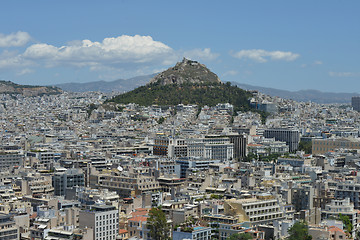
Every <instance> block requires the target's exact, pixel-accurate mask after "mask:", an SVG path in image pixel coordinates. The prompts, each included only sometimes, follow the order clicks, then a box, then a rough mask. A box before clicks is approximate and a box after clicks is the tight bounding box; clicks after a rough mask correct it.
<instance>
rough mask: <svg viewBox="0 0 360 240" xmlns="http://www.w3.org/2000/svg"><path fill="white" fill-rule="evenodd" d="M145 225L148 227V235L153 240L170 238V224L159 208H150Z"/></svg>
mask: <svg viewBox="0 0 360 240" xmlns="http://www.w3.org/2000/svg"><path fill="white" fill-rule="evenodd" d="M147 227H148V228H149V229H150V237H151V239H154V240H168V239H170V226H169V224H168V223H167V220H166V216H165V213H164V212H163V211H162V210H161V208H160V207H159V208H152V209H151V210H150V211H149V218H148V219H147Z"/></svg>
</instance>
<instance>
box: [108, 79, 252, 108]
mask: <svg viewBox="0 0 360 240" xmlns="http://www.w3.org/2000/svg"><path fill="white" fill-rule="evenodd" d="M250 97H251V94H250V93H249V92H247V91H245V90H243V89H240V88H238V87H236V86H231V84H230V83H226V84H223V83H204V84H196V83H195V84H190V83H186V84H182V85H174V84H169V85H160V84H157V83H151V84H148V85H145V86H141V87H138V88H136V89H134V90H133V91H130V92H127V93H124V94H121V95H118V96H116V97H114V98H112V99H111V100H109V102H115V103H124V104H127V103H137V104H139V105H142V106H149V105H154V104H157V105H162V106H170V105H171V106H174V105H177V104H181V103H182V104H197V105H199V106H205V105H207V106H215V105H216V104H218V103H231V104H232V105H234V109H235V111H239V110H243V111H248V110H250V105H249V100H248V99H249V98H250Z"/></svg>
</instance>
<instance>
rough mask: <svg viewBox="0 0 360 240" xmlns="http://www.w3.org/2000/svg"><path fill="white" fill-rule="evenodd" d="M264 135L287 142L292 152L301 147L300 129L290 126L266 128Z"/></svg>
mask: <svg viewBox="0 0 360 240" xmlns="http://www.w3.org/2000/svg"><path fill="white" fill-rule="evenodd" d="M264 137H266V138H275V140H276V141H283V142H286V145H288V146H289V151H290V152H293V151H295V150H297V149H298V147H299V141H300V133H299V131H298V130H295V129H288V128H273V129H266V130H265V132H264Z"/></svg>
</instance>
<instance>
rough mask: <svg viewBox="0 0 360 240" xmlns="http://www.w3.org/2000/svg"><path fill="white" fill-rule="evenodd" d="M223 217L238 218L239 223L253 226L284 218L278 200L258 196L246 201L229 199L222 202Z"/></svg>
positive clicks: (271, 197) (272, 197)
mask: <svg viewBox="0 0 360 240" xmlns="http://www.w3.org/2000/svg"><path fill="white" fill-rule="evenodd" d="M224 213H225V215H231V216H236V217H238V220H239V222H251V223H254V224H260V223H267V222H272V221H274V220H280V219H283V218H284V213H283V211H281V209H280V205H279V202H278V200H277V199H276V198H275V197H274V196H272V195H258V196H256V197H254V198H247V199H229V200H226V201H225V202H224Z"/></svg>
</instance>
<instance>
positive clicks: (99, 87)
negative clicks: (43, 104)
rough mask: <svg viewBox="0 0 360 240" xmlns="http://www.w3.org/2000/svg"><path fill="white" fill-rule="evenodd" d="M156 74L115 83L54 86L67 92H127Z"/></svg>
mask: <svg viewBox="0 0 360 240" xmlns="http://www.w3.org/2000/svg"><path fill="white" fill-rule="evenodd" d="M155 75H156V74H151V75H146V76H138V77H134V78H130V79H118V80H115V81H109V82H107V81H96V82H87V83H62V84H57V85H55V86H57V87H59V88H61V89H63V90H64V91H69V92H89V91H95V92H127V91H130V90H133V89H134V88H136V87H139V86H142V85H145V84H146V83H148V82H149V80H150V79H152V78H153V77H154V76H155Z"/></svg>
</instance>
